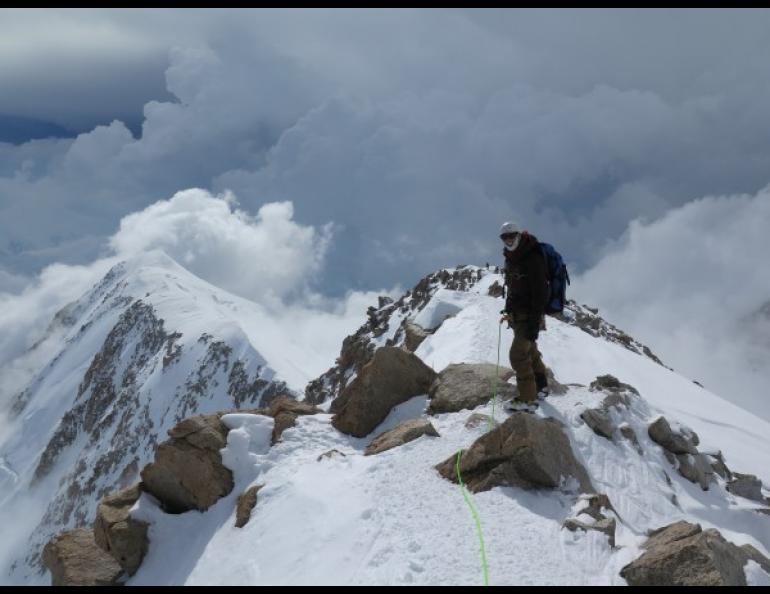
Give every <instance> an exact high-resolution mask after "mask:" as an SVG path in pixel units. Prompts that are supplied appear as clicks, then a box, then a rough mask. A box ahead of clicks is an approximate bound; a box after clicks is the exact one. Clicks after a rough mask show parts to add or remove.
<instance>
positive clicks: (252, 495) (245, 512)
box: [235, 485, 265, 528]
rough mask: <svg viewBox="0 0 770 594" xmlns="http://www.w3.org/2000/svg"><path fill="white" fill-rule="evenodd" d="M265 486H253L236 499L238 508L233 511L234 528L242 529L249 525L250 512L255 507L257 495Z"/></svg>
mask: <svg viewBox="0 0 770 594" xmlns="http://www.w3.org/2000/svg"><path fill="white" fill-rule="evenodd" d="M264 486H265V485H254V486H253V487H249V488H248V489H246V491H245V492H244V493H242V494H241V496H240V497H238V507H237V508H236V511H235V527H236V528H243V527H244V526H245V525H246V524H248V523H249V520H250V519H251V510H253V509H254V506H255V505H257V493H259V490H260V489H261V488H262V487H264Z"/></svg>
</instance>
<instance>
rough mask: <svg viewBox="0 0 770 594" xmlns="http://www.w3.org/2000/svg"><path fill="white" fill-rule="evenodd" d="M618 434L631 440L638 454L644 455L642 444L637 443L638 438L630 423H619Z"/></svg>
mask: <svg viewBox="0 0 770 594" xmlns="http://www.w3.org/2000/svg"><path fill="white" fill-rule="evenodd" d="M620 434H621V435H622V436H623V437H624V438H625V439H626V440H628V441H630V442H631V444H632V445H633V446H634V448H636V451H637V452H639V455H640V456H643V455H644V450H642V446H641V445H640V444H639V438H637V436H636V432H635V431H634V430H633V428H632V427H631V426H630V425H627V424H624V425H621V426H620Z"/></svg>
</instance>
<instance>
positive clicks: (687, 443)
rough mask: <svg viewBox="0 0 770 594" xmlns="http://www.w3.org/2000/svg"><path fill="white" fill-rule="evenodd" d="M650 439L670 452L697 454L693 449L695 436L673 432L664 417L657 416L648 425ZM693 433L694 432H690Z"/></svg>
mask: <svg viewBox="0 0 770 594" xmlns="http://www.w3.org/2000/svg"><path fill="white" fill-rule="evenodd" d="M648 433H649V435H650V439H652V441H654V442H655V443H657V444H658V445H660V446H663V448H664V449H665V450H667V451H669V452H671V453H672V454H697V453H698V450H697V449H695V446H696V445H698V444H697V436H695V439H693V438H692V436H689V438H688V436H685V435H682V434H680V433H675V432H674V431H673V430H672V429H671V425H669V424H668V421H667V420H666V417H658V418H657V419H656V420H655V421H654V422H653V423H652V424H651V425H650V427H649V429H648ZM692 435H694V434H692Z"/></svg>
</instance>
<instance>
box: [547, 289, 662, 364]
mask: <svg viewBox="0 0 770 594" xmlns="http://www.w3.org/2000/svg"><path fill="white" fill-rule="evenodd" d="M554 317H555V318H557V319H559V320H561V321H562V322H565V323H567V324H571V325H572V326H576V327H578V328H580V329H581V330H582V331H583V332H586V333H587V334H590V335H591V336H595V337H597V338H603V339H604V340H606V341H608V342H612V343H615V344H619V345H620V346H622V347H624V348H626V349H628V350H629V351H631V352H633V353H637V354H638V355H643V356H645V357H647V358H649V359H652V360H653V361H655V362H656V363H658V364H659V365H663V363H662V362H661V360H660V359H658V357H656V356H655V354H654V353H653V352H652V351H651V350H650V349H649V348H648V347H646V346H645V345H643V344H642V343H640V342H639V341H638V340H634V339H633V338H632V337H631V336H629V335H628V334H626V333H625V332H623V331H622V330H620V329H619V328H616V327H615V326H613V325H612V324H610V323H609V322H607V321H606V320H604V319H603V318H602V317H601V316H600V315H599V310H598V309H596V308H592V307H588V306H587V305H578V304H577V303H576V302H575V301H573V300H572V299H569V300H568V301H567V303H566V305H565V307H564V311H563V312H562V313H560V314H556V315H554ZM664 367H665V366H664Z"/></svg>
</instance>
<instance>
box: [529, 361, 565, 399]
mask: <svg viewBox="0 0 770 594" xmlns="http://www.w3.org/2000/svg"><path fill="white" fill-rule="evenodd" d="M545 377H546V378H548V394H550V395H551V396H564V395H565V394H566V393H567V392H568V391H569V386H565V385H564V384H562V383H561V382H559V380H557V379H556V376H555V375H554V374H553V370H552V369H551V368H550V367H546V369H545ZM517 395H518V393H517Z"/></svg>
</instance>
